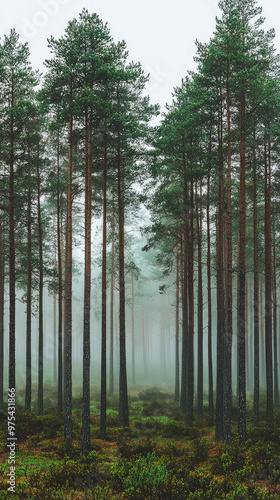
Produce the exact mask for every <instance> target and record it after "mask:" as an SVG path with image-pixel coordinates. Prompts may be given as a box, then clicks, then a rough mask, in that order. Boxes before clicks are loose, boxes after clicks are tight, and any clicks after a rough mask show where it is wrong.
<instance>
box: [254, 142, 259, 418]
mask: <svg viewBox="0 0 280 500" xmlns="http://www.w3.org/2000/svg"><path fill="white" fill-rule="evenodd" d="M253 155H254V157H253V162H254V201H253V205H254V222H253V226H254V227H253V232H254V405H253V426H254V427H257V426H258V425H259V405H260V332H259V251H258V211H257V170H256V169H257V167H256V150H255V134H254V150H253Z"/></svg>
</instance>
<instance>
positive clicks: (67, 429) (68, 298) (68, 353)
mask: <svg viewBox="0 0 280 500" xmlns="http://www.w3.org/2000/svg"><path fill="white" fill-rule="evenodd" d="M72 150H73V117H72V116H71V118H70V123H69V164H68V194H67V246H66V263H65V363H64V398H65V402H64V404H65V417H64V438H65V444H66V447H67V448H68V449H69V448H71V447H72Z"/></svg>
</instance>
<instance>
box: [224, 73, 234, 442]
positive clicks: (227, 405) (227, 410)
mask: <svg viewBox="0 0 280 500" xmlns="http://www.w3.org/2000/svg"><path fill="white" fill-rule="evenodd" d="M230 107H231V99H230V88H229V69H228V81H227V134H228V144H227V210H226V250H227V252H226V273H225V278H226V329H225V345H224V400H223V403H224V407H223V418H224V439H225V442H226V444H228V445H231V406H232V367H231V357H232V221H231V113H230Z"/></svg>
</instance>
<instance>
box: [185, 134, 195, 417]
mask: <svg viewBox="0 0 280 500" xmlns="http://www.w3.org/2000/svg"><path fill="white" fill-rule="evenodd" d="M191 145H192V144H191ZM193 195H194V186H193V177H192V176H191V181H190V210H189V218H190V222H189V245H188V299H189V329H188V353H187V411H186V426H187V427H191V426H192V425H193V397H194V350H193V339H194V277H193V273H194V272H193V251H194V242H193V233H194V231H193V206H194V200H193V198H194V196H193Z"/></svg>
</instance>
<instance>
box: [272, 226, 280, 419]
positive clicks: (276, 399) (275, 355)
mask: <svg viewBox="0 0 280 500" xmlns="http://www.w3.org/2000/svg"><path fill="white" fill-rule="evenodd" d="M274 233H275V231H274ZM275 246H276V242H275V241H274V245H273V264H274V269H273V295H274V300H273V361H274V374H273V375H274V407H275V409H276V410H278V409H279V387H278V339H277V277H276V250H275Z"/></svg>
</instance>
